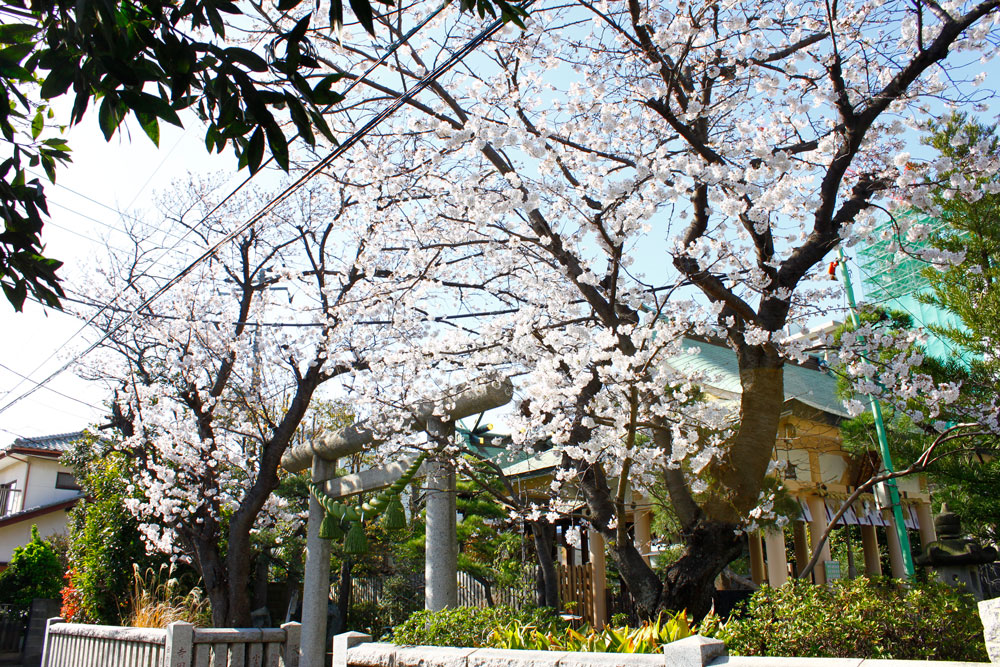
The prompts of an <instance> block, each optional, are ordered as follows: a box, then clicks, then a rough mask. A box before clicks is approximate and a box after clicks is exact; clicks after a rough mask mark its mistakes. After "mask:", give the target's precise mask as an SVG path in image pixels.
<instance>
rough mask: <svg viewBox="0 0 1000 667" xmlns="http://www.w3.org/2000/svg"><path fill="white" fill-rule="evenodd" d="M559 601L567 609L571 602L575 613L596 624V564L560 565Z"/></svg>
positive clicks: (587, 621) (587, 622)
mask: <svg viewBox="0 0 1000 667" xmlns="http://www.w3.org/2000/svg"><path fill="white" fill-rule="evenodd" d="M559 602H560V603H561V604H562V606H563V608H564V609H566V608H568V606H569V603H570V602H572V603H575V604H573V605H572V610H573V613H574V614H576V615H578V616H582V617H583V622H584V623H586V624H588V625H590V626H591V627H593V626H594V566H593V565H591V564H590V563H584V564H583V565H559Z"/></svg>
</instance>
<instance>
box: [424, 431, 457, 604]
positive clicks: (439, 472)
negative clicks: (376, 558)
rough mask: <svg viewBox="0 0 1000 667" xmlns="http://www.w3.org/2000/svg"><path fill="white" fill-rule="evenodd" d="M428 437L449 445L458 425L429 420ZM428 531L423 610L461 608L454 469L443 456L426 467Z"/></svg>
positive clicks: (425, 548)
mask: <svg viewBox="0 0 1000 667" xmlns="http://www.w3.org/2000/svg"><path fill="white" fill-rule="evenodd" d="M427 434H428V435H429V436H431V438H433V439H434V440H437V441H439V442H440V441H444V442H448V441H450V440H451V438H452V437H453V436H454V435H455V422H453V421H449V422H442V421H440V420H438V419H429V420H427ZM426 468H427V481H426V484H425V486H426V489H427V490H426V507H427V532H426V537H425V539H424V553H425V555H424V583H425V584H426V595H425V596H424V608H425V609H429V610H430V611H441V610H442V609H444V608H445V607H452V608H454V607H457V606H458V539H457V537H456V530H457V526H456V517H455V515H456V514H457V511H458V508H457V505H456V502H457V499H456V493H455V466H454V465H452V463H451V462H450V461H448V460H447V459H445V458H444V457H435V458H434V459H431V460H430V461H428V462H427V464H426Z"/></svg>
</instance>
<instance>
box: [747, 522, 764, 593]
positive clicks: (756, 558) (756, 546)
mask: <svg viewBox="0 0 1000 667" xmlns="http://www.w3.org/2000/svg"><path fill="white" fill-rule="evenodd" d="M747 542H748V544H749V546H750V578H751V579H752V580H753V583H755V584H757V585H758V586H760V585H761V584H762V583H764V547H763V546H762V545H761V541H760V531H759V530H755V531H753V532H752V533H747Z"/></svg>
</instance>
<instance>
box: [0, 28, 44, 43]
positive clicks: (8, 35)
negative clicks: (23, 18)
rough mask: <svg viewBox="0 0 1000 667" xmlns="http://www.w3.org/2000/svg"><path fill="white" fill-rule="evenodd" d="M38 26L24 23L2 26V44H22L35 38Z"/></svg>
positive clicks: (0, 32) (0, 40)
mask: <svg viewBox="0 0 1000 667" xmlns="http://www.w3.org/2000/svg"><path fill="white" fill-rule="evenodd" d="M37 32H38V26H34V25H27V24H22V23H10V24H8V25H0V44H20V43H21V42H26V41H28V40H30V39H31V38H32V37H34V36H35V33H37Z"/></svg>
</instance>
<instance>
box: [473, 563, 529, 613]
mask: <svg viewBox="0 0 1000 667" xmlns="http://www.w3.org/2000/svg"><path fill="white" fill-rule="evenodd" d="M491 593H492V595H493V604H498V605H507V606H508V607H513V608H514V609H520V608H521V607H524V606H525V605H527V604H528V603H530V602H531V589H530V587H529V586H528V585H527V584H525V585H522V586H502V587H500V586H494V587H493V590H492V591H491ZM458 606H459V607H489V606H490V603H489V600H488V599H487V597H486V587H485V586H483V585H482V584H481V583H479V582H478V581H476V580H475V579H474V578H473V577H472V575H471V574H469V573H468V572H459V573H458Z"/></svg>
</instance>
